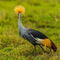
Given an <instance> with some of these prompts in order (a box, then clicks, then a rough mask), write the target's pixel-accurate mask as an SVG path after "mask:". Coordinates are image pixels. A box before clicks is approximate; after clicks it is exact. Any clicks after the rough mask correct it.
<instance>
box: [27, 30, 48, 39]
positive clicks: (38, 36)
mask: <svg viewBox="0 0 60 60" xmlns="http://www.w3.org/2000/svg"><path fill="white" fill-rule="evenodd" d="M28 32H29V34H31V35H32V36H33V37H34V38H39V39H47V38H48V37H47V36H46V35H44V34H43V33H41V32H39V31H36V30H33V29H28Z"/></svg>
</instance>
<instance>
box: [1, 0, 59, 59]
mask: <svg viewBox="0 0 60 60" xmlns="http://www.w3.org/2000/svg"><path fill="white" fill-rule="evenodd" d="M16 5H23V6H24V7H25V14H24V15H22V23H23V25H24V26H25V27H28V28H32V29H35V30H38V31H40V32H43V33H44V34H45V35H46V36H48V37H49V38H50V39H51V40H52V41H53V42H54V43H55V44H56V46H57V48H58V49H57V52H55V53H54V52H51V53H50V54H47V53H43V51H42V50H41V48H40V47H39V46H37V56H36V57H35V55H34V47H33V45H32V44H31V43H29V42H28V41H27V40H24V39H23V38H21V37H20V36H19V31H18V18H17V17H18V15H16V14H15V12H14V7H15V6H16ZM44 48H45V47H44ZM48 51H49V49H48V48H47V52H48ZM0 60H60V0H41V1H40V0H33V1H32V0H17V1H4V0H3V1H0Z"/></svg>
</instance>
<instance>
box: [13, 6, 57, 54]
mask: <svg viewBox="0 0 60 60" xmlns="http://www.w3.org/2000/svg"><path fill="white" fill-rule="evenodd" d="M14 11H15V12H16V13H17V14H18V19H19V20H18V29H19V35H20V36H21V37H22V38H24V39H26V40H28V41H29V42H30V43H31V44H32V45H33V46H34V51H35V55H36V46H37V45H39V46H40V47H41V49H42V50H43V51H44V52H46V51H45V50H44V49H43V47H42V46H41V45H43V46H46V47H48V48H50V49H52V50H53V51H54V52H56V51H57V47H56V45H55V44H54V43H53V42H52V40H50V39H49V38H48V37H47V36H46V35H45V34H43V33H42V32H40V31H37V30H34V29H30V28H26V27H24V26H23V24H22V22H21V14H24V12H25V8H24V7H23V6H22V5H18V6H16V7H15V8H14Z"/></svg>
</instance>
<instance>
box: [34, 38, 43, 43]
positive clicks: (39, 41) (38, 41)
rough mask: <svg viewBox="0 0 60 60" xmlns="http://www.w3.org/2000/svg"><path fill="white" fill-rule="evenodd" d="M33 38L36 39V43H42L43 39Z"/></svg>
mask: <svg viewBox="0 0 60 60" xmlns="http://www.w3.org/2000/svg"><path fill="white" fill-rule="evenodd" d="M35 39H36V43H38V44H42V42H43V39H40V38H35Z"/></svg>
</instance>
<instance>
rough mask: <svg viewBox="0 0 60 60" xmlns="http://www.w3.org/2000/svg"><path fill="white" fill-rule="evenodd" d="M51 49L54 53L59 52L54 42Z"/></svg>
mask: <svg viewBox="0 0 60 60" xmlns="http://www.w3.org/2000/svg"><path fill="white" fill-rule="evenodd" d="M51 48H52V49H53V50H54V52H56V51H57V47H56V45H55V44H54V43H53V42H52V41H51Z"/></svg>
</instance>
